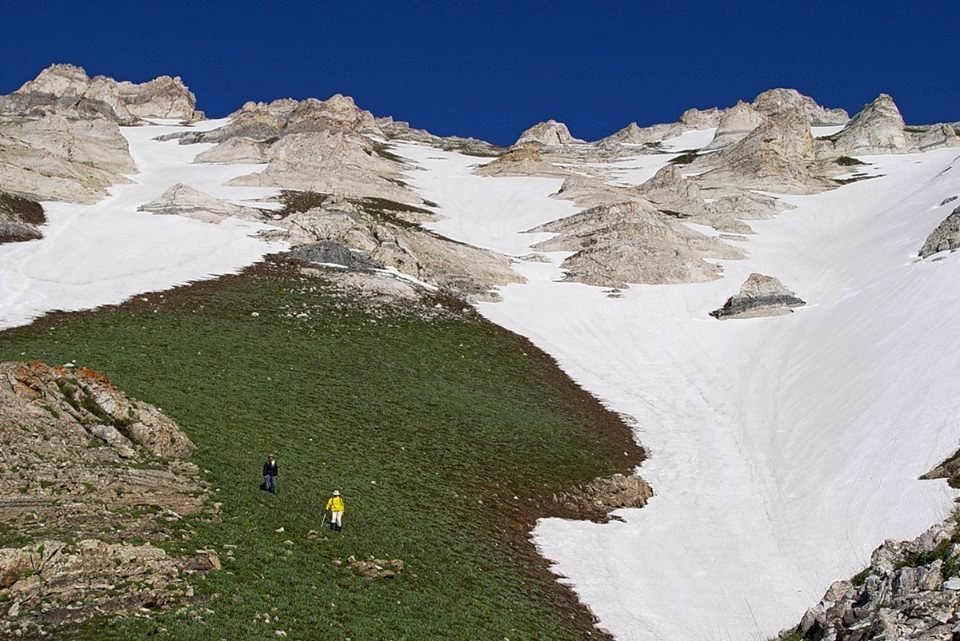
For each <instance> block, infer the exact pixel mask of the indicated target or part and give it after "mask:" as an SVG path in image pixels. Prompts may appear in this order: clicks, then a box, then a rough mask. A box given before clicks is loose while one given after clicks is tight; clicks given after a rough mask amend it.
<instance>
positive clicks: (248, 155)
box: [193, 136, 273, 165]
mask: <svg viewBox="0 0 960 641" xmlns="http://www.w3.org/2000/svg"><path fill="white" fill-rule="evenodd" d="M272 144H273V141H260V140H254V139H253V138H245V137H242V136H238V137H236V138H229V139H227V140H225V141H223V142H222V143H220V144H219V145H216V146H215V147H213V148H211V149H207V150H206V151H201V152H200V153H199V154H197V155H196V157H195V158H194V159H193V162H197V163H215V164H223V165H242V164H247V163H249V164H255V165H261V164H264V163H266V162H267V161H268V160H269V158H270V146H271V145H272Z"/></svg>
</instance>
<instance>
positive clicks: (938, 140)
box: [905, 124, 960, 151]
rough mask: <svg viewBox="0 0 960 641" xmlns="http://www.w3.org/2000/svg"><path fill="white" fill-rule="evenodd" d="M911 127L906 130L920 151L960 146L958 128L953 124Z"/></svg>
mask: <svg viewBox="0 0 960 641" xmlns="http://www.w3.org/2000/svg"><path fill="white" fill-rule="evenodd" d="M911 129H912V130H909V131H906V130H905V131H906V133H907V135H908V136H909V137H910V140H911V142H912V143H913V145H914V146H915V147H916V148H917V149H918V150H919V151H927V150H929V149H941V148H943V147H960V136H957V130H956V128H955V127H953V125H944V124H940V125H931V126H929V127H915V128H911Z"/></svg>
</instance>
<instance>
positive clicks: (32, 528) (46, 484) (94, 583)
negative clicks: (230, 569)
mask: <svg viewBox="0 0 960 641" xmlns="http://www.w3.org/2000/svg"><path fill="white" fill-rule="evenodd" d="M0 442H2V444H3V447H2V449H0V458H2V461H3V465H2V466H0V517H2V519H3V522H4V523H5V524H7V525H9V526H12V527H13V528H14V531H15V532H16V533H17V535H18V537H19V540H20V541H22V540H24V539H26V540H28V541H32V543H28V544H22V543H20V544H18V545H15V546H8V547H0V602H4V603H6V604H8V607H6V609H5V612H6V614H7V617H5V618H4V619H3V621H2V622H0V629H6V630H12V629H14V627H15V626H22V625H25V624H28V623H30V622H41V623H43V622H50V621H55V620H56V621H59V620H76V619H83V618H87V617H89V616H91V615H93V614H95V613H104V612H115V613H120V612H130V611H135V610H137V609H139V608H141V607H146V608H154V607H160V606H163V605H166V604H168V603H170V602H173V601H175V600H176V599H177V598H179V597H183V596H189V595H190V594H192V590H191V589H190V588H189V586H188V585H187V583H186V582H185V580H184V575H185V574H190V573H192V572H195V571H206V570H210V569H214V568H217V567H219V560H218V559H217V556H216V554H215V553H213V552H207V551H203V552H200V553H198V554H197V555H196V556H194V557H188V558H178V557H173V556H170V555H168V554H167V553H166V552H164V551H163V550H161V549H159V548H157V547H154V546H153V545H151V544H150V543H146V544H142V545H132V544H130V543H128V541H130V540H131V539H140V540H145V541H148V542H149V541H159V540H165V539H168V538H170V536H171V535H170V534H169V533H168V526H169V524H170V523H174V522H178V521H181V520H182V519H183V518H184V517H185V516H188V515H198V516H199V515H202V514H206V518H215V515H216V513H215V512H212V513H207V512H205V510H207V509H208V508H207V507H206V505H205V504H206V499H207V495H208V494H207V489H206V487H205V486H204V485H203V484H202V483H201V482H200V481H199V479H198V476H199V470H197V468H196V466H194V465H193V464H191V463H189V462H188V461H187V460H186V459H187V458H188V457H189V456H190V454H191V453H192V452H193V449H194V448H193V444H192V443H191V442H190V439H189V438H187V436H186V435H185V434H184V433H183V431H182V430H180V428H179V426H177V424H176V423H174V422H173V421H172V420H171V419H170V418H168V417H167V416H166V415H164V414H163V413H162V412H161V411H160V410H159V409H157V408H156V407H154V406H152V405H149V404H147V403H143V402H140V401H136V400H133V399H131V398H129V397H127V396H126V395H124V394H123V393H122V392H120V391H119V390H118V389H117V388H116V387H114V386H113V385H112V384H111V383H110V381H109V380H107V378H106V377H104V376H103V375H102V374H99V373H97V372H94V371H92V370H89V369H85V368H82V367H81V368H74V367H68V366H62V367H49V366H47V365H44V364H42V363H39V362H30V363H23V362H7V363H0ZM181 536H184V537H189V529H187V530H184V531H183V534H182V535H181ZM81 602H82V605H77V604H78V603H81Z"/></svg>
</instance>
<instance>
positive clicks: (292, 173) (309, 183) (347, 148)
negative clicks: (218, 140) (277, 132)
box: [228, 131, 422, 203]
mask: <svg viewBox="0 0 960 641" xmlns="http://www.w3.org/2000/svg"><path fill="white" fill-rule="evenodd" d="M267 158H268V163H267V167H266V169H264V170H263V171H262V172H259V173H253V174H248V175H245V176H240V177H239V178H235V179H234V180H232V181H230V183H228V184H231V185H247V186H257V187H282V188H285V189H300V190H309V191H315V192H320V193H329V194H335V195H340V196H348V197H377V198H385V199H388V200H393V201H397V202H403V203H420V202H422V201H421V199H420V197H419V196H417V195H416V194H415V193H414V192H413V191H412V190H410V189H408V188H407V187H406V184H405V183H404V182H403V170H404V168H405V166H404V165H403V164H402V163H401V162H399V161H398V160H396V159H394V157H393V156H392V155H391V154H389V153H388V152H387V151H386V150H385V149H384V148H383V146H382V145H380V144H378V143H376V142H374V141H372V140H370V139H369V138H367V137H366V136H362V135H357V134H353V133H350V132H333V131H315V132H310V133H295V134H288V135H284V136H283V137H281V138H280V139H279V140H278V141H277V142H276V143H274V144H273V146H271V147H270V151H269V153H268V154H267Z"/></svg>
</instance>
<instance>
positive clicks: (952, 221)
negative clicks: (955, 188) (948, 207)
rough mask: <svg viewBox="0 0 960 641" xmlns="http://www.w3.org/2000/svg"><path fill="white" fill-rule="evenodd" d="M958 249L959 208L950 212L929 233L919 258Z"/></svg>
mask: <svg viewBox="0 0 960 641" xmlns="http://www.w3.org/2000/svg"><path fill="white" fill-rule="evenodd" d="M958 247H960V207H957V208H956V209H954V210H953V211H952V212H950V215H948V216H947V217H946V218H944V219H943V221H942V222H941V223H940V224H939V225H937V228H936V229H934V230H933V231H932V232H930V235H929V236H927V240H926V242H924V243H923V247H921V248H920V257H921V258H926V257H928V256H932V255H933V254H936V253H938V252H942V251H953V250H954V249H957V248H958Z"/></svg>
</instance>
